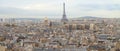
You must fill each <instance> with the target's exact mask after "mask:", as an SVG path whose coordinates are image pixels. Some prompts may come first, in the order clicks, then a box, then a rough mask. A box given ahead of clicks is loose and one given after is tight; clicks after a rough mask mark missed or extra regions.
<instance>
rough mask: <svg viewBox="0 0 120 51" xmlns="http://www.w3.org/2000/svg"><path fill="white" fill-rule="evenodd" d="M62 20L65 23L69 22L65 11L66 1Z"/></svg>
mask: <svg viewBox="0 0 120 51" xmlns="http://www.w3.org/2000/svg"><path fill="white" fill-rule="evenodd" d="M61 22H63V23H66V22H68V19H67V17H66V12H65V3H63V16H62V19H61Z"/></svg>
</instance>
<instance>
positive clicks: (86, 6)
mask: <svg viewBox="0 0 120 51" xmlns="http://www.w3.org/2000/svg"><path fill="white" fill-rule="evenodd" d="M63 2H65V4H66V15H67V17H68V18H74V17H75V18H77V17H83V16H95V17H101V18H120V14H119V13H120V0H51V1H49V0H0V18H44V17H48V18H61V17H62V14H63V5H62V4H63Z"/></svg>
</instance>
